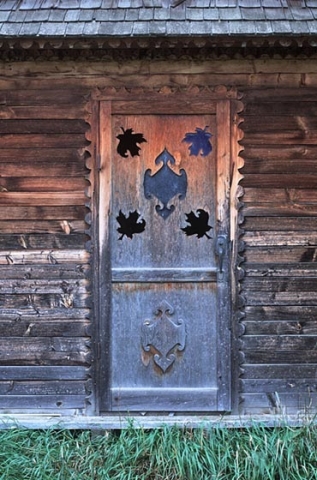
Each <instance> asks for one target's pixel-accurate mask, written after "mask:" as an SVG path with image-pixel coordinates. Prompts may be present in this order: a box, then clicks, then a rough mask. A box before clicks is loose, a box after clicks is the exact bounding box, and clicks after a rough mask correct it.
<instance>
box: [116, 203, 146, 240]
mask: <svg viewBox="0 0 317 480" xmlns="http://www.w3.org/2000/svg"><path fill="white" fill-rule="evenodd" d="M140 216H141V215H140V214H139V213H138V212H137V211H136V210H134V212H129V215H128V216H127V217H126V216H125V215H124V213H122V211H121V210H120V211H119V215H118V216H117V218H116V219H117V221H118V223H119V224H120V227H119V228H117V231H118V232H119V233H121V237H120V238H119V240H122V239H123V237H124V236H125V235H126V237H128V238H132V237H133V235H134V234H135V233H142V232H144V229H145V225H146V222H145V220H141V221H140V222H139V221H138V220H139V218H140Z"/></svg>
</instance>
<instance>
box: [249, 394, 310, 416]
mask: <svg viewBox="0 0 317 480" xmlns="http://www.w3.org/2000/svg"><path fill="white" fill-rule="evenodd" d="M316 401H317V394H316V393H312V392H309V391H306V392H294V393H291V392H287V393H279V392H273V391H272V392H267V393H249V394H248V393H244V394H243V395H242V397H241V404H240V406H241V414H244V415H252V414H254V413H255V412H256V413H259V414H260V413H262V414H263V413H274V412H275V413H282V414H283V413H284V421H285V418H287V417H285V414H290V413H291V412H293V413H294V414H297V415H298V414H299V413H300V412H302V413H303V414H306V419H307V415H309V412H310V411H311V410H310V409H313V410H312V412H314V410H315V407H314V406H315V405H316Z"/></svg>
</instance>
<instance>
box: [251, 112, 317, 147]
mask: <svg viewBox="0 0 317 480" xmlns="http://www.w3.org/2000/svg"><path fill="white" fill-rule="evenodd" d="M294 103H295V102H294ZM262 105H263V104H262ZM277 105H279V102H277ZM316 127H317V117H316V116H308V115H307V114H306V115H303V116H300V115H298V114H297V115H272V114H268V115H261V116H260V115H256V116H252V117H248V116H247V115H246V116H245V117H244V122H243V131H244V132H245V137H246V138H247V141H246V143H248V142H250V143H252V142H253V140H254V139H255V138H256V139H259V135H260V134H261V135H262V138H263V140H264V142H262V143H273V144H274V143H275V144H276V142H274V141H273V142H265V141H266V140H267V138H268V137H270V138H271V135H273V136H276V137H277V136H279V135H280V134H282V135H285V137H286V138H290V139H291V138H294V139H297V140H300V143H302V141H305V140H306V142H307V143H308V144H309V143H313V144H314V142H313V141H311V140H312V139H314V138H315V134H314V132H316ZM283 143H285V142H283ZM315 144H316V143H315Z"/></svg>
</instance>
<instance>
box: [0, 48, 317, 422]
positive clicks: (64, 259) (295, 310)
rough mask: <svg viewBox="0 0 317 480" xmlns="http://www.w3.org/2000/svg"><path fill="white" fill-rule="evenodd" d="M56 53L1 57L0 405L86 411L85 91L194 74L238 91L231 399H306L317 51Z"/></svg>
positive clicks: (314, 359) (312, 342)
mask: <svg viewBox="0 0 317 480" xmlns="http://www.w3.org/2000/svg"><path fill="white" fill-rule="evenodd" d="M87 56H88V54H86V57H87ZM53 57H54V56H53ZM54 58H55V59H53V60H51V61H36V60H34V59H33V60H32V59H30V60H27V61H20V62H13V61H12V62H9V61H7V62H3V63H2V64H1V65H0V147H1V148H0V168H1V173H0V202H1V207H2V208H1V212H2V215H1V218H0V282H1V293H0V332H1V335H0V409H1V408H4V409H5V411H9V412H11V411H30V409H32V408H34V409H37V411H39V410H38V409H39V408H40V409H41V410H43V411H68V412H75V411H81V412H84V411H85V412H89V409H88V410H87V409H86V410H85V408H86V407H87V405H89V398H90V392H91V379H90V374H91V373H90V366H91V350H90V341H91V338H90V335H91V334H92V333H91V332H92V331H90V330H89V323H90V321H91V320H89V315H90V308H89V293H90V292H89V288H90V286H89V283H88V280H87V279H89V253H88V252H87V250H86V241H87V236H86V234H85V230H86V228H87V225H86V224H85V216H86V214H87V209H86V207H85V203H86V202H87V198H86V197H85V189H86V187H87V182H86V180H85V175H86V174H87V171H86V169H85V160H86V158H85V146H86V144H87V140H86V139H85V132H86V130H87V128H88V126H87V124H86V123H85V121H84V119H85V104H86V101H87V99H88V97H89V93H90V92H91V91H92V89H94V88H96V87H98V86H100V87H101V88H103V87H105V86H115V87H118V86H128V87H129V86H140V85H142V86H147V87H156V86H158V87H159V86H163V85H171V86H180V87H184V86H187V85H193V84H198V85H219V84H225V85H230V86H231V85H233V86H236V87H237V88H238V89H239V90H240V91H241V92H242V93H243V103H244V105H245V110H244V113H243V117H244V124H243V125H244V126H243V130H244V132H245V135H244V140H243V145H244V153H243V156H244V159H245V167H244V169H243V170H242V173H243V174H244V179H243V181H242V185H243V187H244V189H245V195H244V198H243V200H244V209H243V213H244V216H245V221H244V223H243V225H242V227H243V228H244V230H245V234H244V240H245V244H246V248H245V252H244V256H245V263H244V268H245V272H246V275H245V278H244V280H243V282H242V287H243V295H244V297H245V307H244V310H245V317H244V318H243V319H242V323H243V324H244V326H245V332H244V335H243V336H242V337H241V342H240V344H239V345H240V347H239V348H240V356H239V359H240V368H239V369H237V368H235V367H234V370H233V380H234V391H233V398H234V403H235V405H236V409H235V412H238V411H239V413H240V414H242V415H243V414H247V415H249V414H252V413H263V414H265V413H282V412H287V413H297V412H298V411H308V410H309V409H310V408H313V407H314V406H315V405H316V402H315V400H316V393H315V392H316V387H317V381H316V378H317V354H316V352H317V350H316V345H317V327H316V314H317V294H316V290H317V289H316V286H317V269H316V260H317V250H316V248H317V233H316V232H317V228H316V227H317V193H316V191H317V190H316V187H317V129H316V127H317V101H316V98H317V96H316V92H317V66H316V61H315V59H313V58H311V59H309V58H301V59H299V58H294V59H292V58H291V54H290V55H289V58H287V59H282V58H259V59H252V58H251V57H250V58H248V59H243V58H238V59H231V60H230V59H229V58H227V59H226V58H225V57H224V58H217V59H213V58H210V59H209V60H208V61H204V60H202V59H199V60H195V59H186V58H182V59H180V60H179V61H175V59H172V60H164V59H161V58H160V59H156V60H155V59H154V60H152V61H148V60H137V59H136V60H125V61H124V62H123V61H121V60H118V61H117V62H115V61H113V60H109V59H105V60H104V61H92V60H89V58H87V60H84V58H83V57H80V56H78V58H80V60H77V61H73V60H71V59H70V60H67V59H64V60H60V61H59V60H57V59H56V56H55V57H54ZM107 58H108V57H107ZM236 331H238V329H237V330H236ZM234 358H237V357H236V356H235V357H234Z"/></svg>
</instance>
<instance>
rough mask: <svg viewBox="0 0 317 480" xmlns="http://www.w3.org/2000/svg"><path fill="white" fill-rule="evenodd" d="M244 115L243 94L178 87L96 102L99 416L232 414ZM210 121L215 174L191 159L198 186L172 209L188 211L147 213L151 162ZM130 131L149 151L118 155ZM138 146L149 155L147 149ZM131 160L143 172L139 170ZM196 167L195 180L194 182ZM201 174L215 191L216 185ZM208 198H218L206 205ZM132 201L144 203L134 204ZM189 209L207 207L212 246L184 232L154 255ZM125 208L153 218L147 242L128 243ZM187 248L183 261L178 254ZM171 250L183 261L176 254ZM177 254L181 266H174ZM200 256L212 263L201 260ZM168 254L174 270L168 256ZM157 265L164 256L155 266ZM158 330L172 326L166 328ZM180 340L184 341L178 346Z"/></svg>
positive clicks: (116, 94) (104, 96) (115, 93)
mask: <svg viewBox="0 0 317 480" xmlns="http://www.w3.org/2000/svg"><path fill="white" fill-rule="evenodd" d="M241 110H242V104H241V102H240V101H239V99H238V95H237V92H236V91H235V90H234V89H227V88H226V87H223V86H221V87H217V88H207V87H202V88H199V87H193V88H190V89H187V90H177V91H173V89H169V88H162V89H160V90H144V89H134V90H127V89H124V88H120V89H114V88H112V89H106V90H102V91H101V90H96V91H95V92H94V94H93V103H92V125H93V126H95V127H96V128H93V129H92V131H93V135H92V137H93V138H92V145H91V149H90V151H91V155H92V157H93V160H94V163H93V164H92V170H91V175H90V181H91V184H92V192H93V194H92V201H91V209H92V228H91V232H92V237H93V242H92V244H93V245H94V246H95V247H94V248H93V251H94V254H93V271H94V274H93V305H94V307H93V308H94V312H95V331H94V335H95V340H96V355H95V362H94V366H95V375H96V381H95V385H96V392H95V395H96V397H95V398H96V411H97V412H99V413H103V414H105V413H107V412H155V411H156V412H182V413H187V412H191V413H195V412H210V413H211V412H228V411H232V406H233V405H234V404H235V398H236V392H235V388H234V386H235V384H236V383H237V376H238V362H237V359H238V351H237V348H236V345H237V338H236V337H237V334H238V328H237V326H236V322H237V321H238V320H239V312H238V311H237V306H238V305H239V301H238V296H239V284H238V280H237V279H238V278H239V265H238V253H237V252H238V243H239V238H238V237H239V228H238V217H239V215H238V214H239V212H238V211H239V207H240V203H239V196H241V194H242V190H241V187H240V186H239V181H240V179H241V178H242V176H241V174H240V173H239V168H241V167H242V165H243V161H242V159H241V158H240V157H239V151H240V150H241V147H240V145H239V143H238V142H239V140H240V139H241V136H242V135H241V132H240V130H239V123H240V121H241V119H240V117H239V112H241ZM206 119H207V120H209V121H208V123H210V125H211V128H212V129H213V130H214V132H212V133H214V137H213V140H212V142H213V153H212V156H211V155H210V158H211V157H212V158H211V160H210V162H211V163H210V169H209V168H207V169H206V167H203V166H202V167H197V166H196V167H195V168H196V170H195V168H193V170H191V168H192V167H190V166H188V165H194V164H195V161H196V163H198V162H201V163H200V164H201V165H205V164H204V161H202V160H201V158H198V156H196V158H195V156H194V157H192V156H190V158H189V160H190V162H191V163H186V161H185V163H184V164H185V165H187V167H186V168H187V169H188V172H187V174H188V177H189V180H188V181H189V182H192V184H193V180H192V177H193V175H194V176H195V175H196V176H197V175H198V177H197V178H199V179H198V180H197V179H196V180H195V182H196V184H195V185H196V188H195V189H192V190H193V192H192V193H191V194H188V198H186V201H187V206H185V205H186V202H184V203H183V204H182V202H181V200H177V201H176V202H175V204H176V207H177V208H178V210H179V211H180V210H181V209H182V208H183V210H182V212H181V213H182V215H183V216H182V215H181V213H178V214H172V215H170V218H171V219H172V218H173V219H174V220H170V219H162V218H158V217H159V216H158V215H156V217H155V214H154V213H153V212H154V211H155V210H154V209H153V205H152V207H148V205H150V203H151V202H149V201H148V200H144V198H143V197H144V192H143V191H142V188H143V187H142V180H141V179H142V176H143V175H144V172H145V165H152V168H154V162H152V160H153V161H154V160H155V158H156V156H157V155H158V154H160V153H161V152H160V151H158V150H159V149H160V148H161V144H162V145H163V143H162V142H165V144H166V143H168V140H167V138H168V136H170V137H171V138H172V137H174V136H175V135H176V136H177V135H178V138H179V139H181V137H180V132H181V131H182V132H183V134H186V133H187V132H186V129H189V127H188V126H189V125H191V130H193V127H202V128H203V127H206V126H207V124H206V125H205V123H206V121H207V120H206ZM160 122H161V123H160ZM162 122H163V123H162ZM119 127H120V128H119ZM123 127H124V128H123ZM127 127H129V128H133V130H134V131H135V133H143V134H144V136H145V138H147V137H148V138H149V139H151V140H149V141H148V142H147V143H146V144H145V143H144V154H143V152H141V153H140V155H135V156H134V157H132V156H131V155H128V157H129V158H122V157H121V158H120V157H118V152H117V150H116V147H117V142H118V140H117V138H118V134H120V133H122V131H124V129H126V128H127ZM140 129H142V130H144V131H142V132H141V130H140ZM153 130H155V132H156V133H155V134H153ZM169 132H170V133H169ZM164 136H165V137H164ZM160 137H162V138H163V137H164V140H160ZM154 144H155V146H153V145H154ZM171 145H174V146H171V149H172V150H173V152H171V153H172V154H173V153H175V155H176V158H178V160H179V162H181V163H182V158H181V157H182V155H183V157H184V153H182V152H175V148H176V147H175V144H173V142H172V143H171ZM139 146H140V147H142V150H143V144H142V145H141V144H140V145H139ZM165 146H166V145H165ZM186 148H188V145H186ZM151 149H152V150H151ZM128 153H129V152H128ZM200 153H201V152H200ZM142 155H143V157H144V158H143V157H142ZM150 157H151V158H150ZM208 161H209V160H208ZM149 162H152V163H149ZM179 162H178V163H179ZM132 164H134V165H135V166H134V167H131V165H132ZM120 165H121V166H120ZM182 166H183V164H181V167H182ZM203 169H205V170H204V171H203ZM209 170H210V172H211V173H210V172H209ZM195 171H196V172H198V173H196V174H194V173H193V172H195ZM199 171H200V173H199ZM134 172H137V173H136V174H135V173H134ZM179 172H180V170H178V173H179ZM199 175H200V177H199ZM204 177H206V178H207V177H208V178H210V184H212V183H213V186H210V189H209V186H208V181H205V180H204ZM199 182H200V183H199ZM136 184H138V187H137V189H136V188H135V185H136ZM200 184H204V187H202V193H201V195H200V196H199V193H195V191H196V192H197V190H198V191H199V189H200V187H199V185H200ZM197 186H198V188H197ZM204 189H205V190H204ZM208 189H209V190H208ZM131 192H132V193H131ZM133 192H134V193H133ZM135 192H137V194H135ZM187 193H188V192H187ZM208 195H209V196H210V197H211V196H213V198H212V199H211V198H207V197H208ZM135 196H137V197H138V198H137V199H135V200H134V197H135ZM133 202H135V203H133ZM146 202H148V203H146ZM199 202H200V203H199ZM152 203H153V202H152ZM154 203H155V202H154ZM183 205H184V206H183ZM190 206H192V208H191V210H193V211H194V212H196V213H197V209H198V208H202V209H204V208H205V209H206V210H208V212H209V214H210V221H211V222H212V223H211V224H212V227H213V230H212V239H208V237H206V236H205V237H204V238H199V239H198V240H197V236H195V237H194V236H191V237H186V235H184V232H182V235H183V237H181V234H180V233H178V234H177V235H179V236H178V237H177V236H176V237H175V235H174V234H173V239H174V240H173V242H174V243H173V242H172V243H170V245H169V246H168V247H167V249H166V250H165V253H162V252H163V250H161V251H160V248H162V246H156V247H155V248H156V249H157V251H159V254H157V252H156V253H155V252H154V253H153V252H149V248H150V247H149V245H150V244H151V243H153V242H154V238H157V236H158V235H157V232H158V231H157V229H158V228H160V229H161V230H160V231H161V232H163V231H164V232H165V231H167V232H168V231H169V232H171V231H173V232H174V231H175V229H176V226H177V225H179V227H184V226H185V225H186V223H183V224H180V222H181V221H185V218H186V214H187V213H189V208H190ZM151 208H152V210H151ZM177 208H176V210H177ZM119 209H121V210H123V211H124V213H125V215H128V213H129V211H132V210H135V209H136V210H137V211H138V213H139V214H140V215H141V216H143V217H144V219H145V220H146V222H147V228H145V231H144V232H143V233H142V235H141V234H140V235H134V237H133V238H127V237H126V236H125V237H124V238H119V234H118V231H117V230H118V228H117V227H118V226H119V225H118V224H117V223H116V216H117V214H118V213H119ZM186 209H187V210H186ZM211 210H213V211H212V212H211ZM185 212H186V213H185ZM145 217H146V218H145ZM140 218H141V217H140ZM181 218H183V220H180V219H181ZM155 222H156V223H155ZM168 222H170V223H168ZM173 222H174V223H173ZM175 222H176V223H175ZM177 222H178V223H177ZM154 223H155V225H156V226H153V225H154ZM152 224H153V225H152ZM158 224H159V225H160V226H159V227H157V225H158ZM167 226H168V228H167ZM178 230H179V231H180V230H181V228H179V229H178ZM151 232H152V233H151ZM153 232H156V235H155V236H153ZM151 235H152V237H151ZM162 235H163V237H164V235H165V237H164V238H165V240H164V241H165V242H166V241H167V239H169V238H172V237H171V236H170V237H168V236H166V235H168V234H167V233H162ZM175 238H176V240H175ZM186 242H187V243H186ZM199 242H200V243H199ZM208 242H210V243H208ZM154 243H155V242H154ZM161 243H162V242H161ZM163 243H164V242H163ZM179 245H185V246H184V247H179ZM188 245H190V246H189V247H188ZM206 245H207V246H206ZM153 248H154V247H153ZM180 248H183V249H184V255H179V253H177V251H178V250H179V249H180ZM134 249H135V250H134ZM173 249H174V250H175V256H173V255H172V254H171V253H170V251H173ZM191 249H192V250H191ZM190 251H192V252H193V257H195V258H196V260H197V267H196V266H195V261H193V262H192V261H191V260H190V259H189V260H186V261H184V262H183V260H182V259H184V258H187V259H188V258H189V257H190V253H188V252H190ZM194 252H199V253H194ZM201 252H202V253H201ZM208 252H209V253H208ZM177 255H178V257H177V258H178V260H177V261H176V260H175V261H174V258H176V256H177ZM203 255H205V257H206V259H205V260H204V261H205V262H206V265H205V264H204V261H202V260H201V256H203ZM165 256H166V258H168V260H166V262H165V261H163V260H162V258H163V259H164V257H165ZM138 258H139V260H137V259H138ZM149 258H151V259H152V258H159V260H158V261H156V260H155V261H153V262H152V260H151V261H149V260H146V259H149ZM144 259H145V260H144ZM152 267H153V268H152ZM191 292H195V293H191ZM197 292H198V293H197ZM208 292H209V293H210V295H209V293H208ZM191 295H192V297H191ZM200 295H201V296H200ZM208 295H209V296H208ZM171 304H172V305H171ZM162 305H163V307H162ZM191 310H192V311H191ZM155 312H156V313H155ZM155 315H156V316H155ZM162 319H163V320H162ZM195 322H196V323H197V324H195ZM183 323H185V326H184V325H183ZM160 324H161V325H162V326H160V327H159V325H160ZM181 324H182V326H181ZM147 327H148V328H147ZM159 328H161V329H163V330H160V331H158V329H159ZM151 329H152V331H151V332H150V330H151ZM181 329H182V331H181V332H180V330H181ZM154 331H155V334H154V333H153V332H154ZM164 332H165V333H164ZM166 332H168V335H167V334H166ZM166 335H167V336H166ZM167 337H168V344H167V343H166V338H167ZM194 337H196V338H194ZM164 338H165V340H164V341H165V344H164V342H163V339H164ZM178 338H182V341H181V344H180V340H178ZM155 342H156V343H155ZM166 345H167V346H166ZM164 349H165V350H164ZM160 350H161V351H160ZM162 351H163V353H162ZM202 352H203V353H202ZM206 362H207V369H206V366H204V364H205V363H206ZM208 365H209V367H208ZM211 371H212V373H210V372H211Z"/></svg>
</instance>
